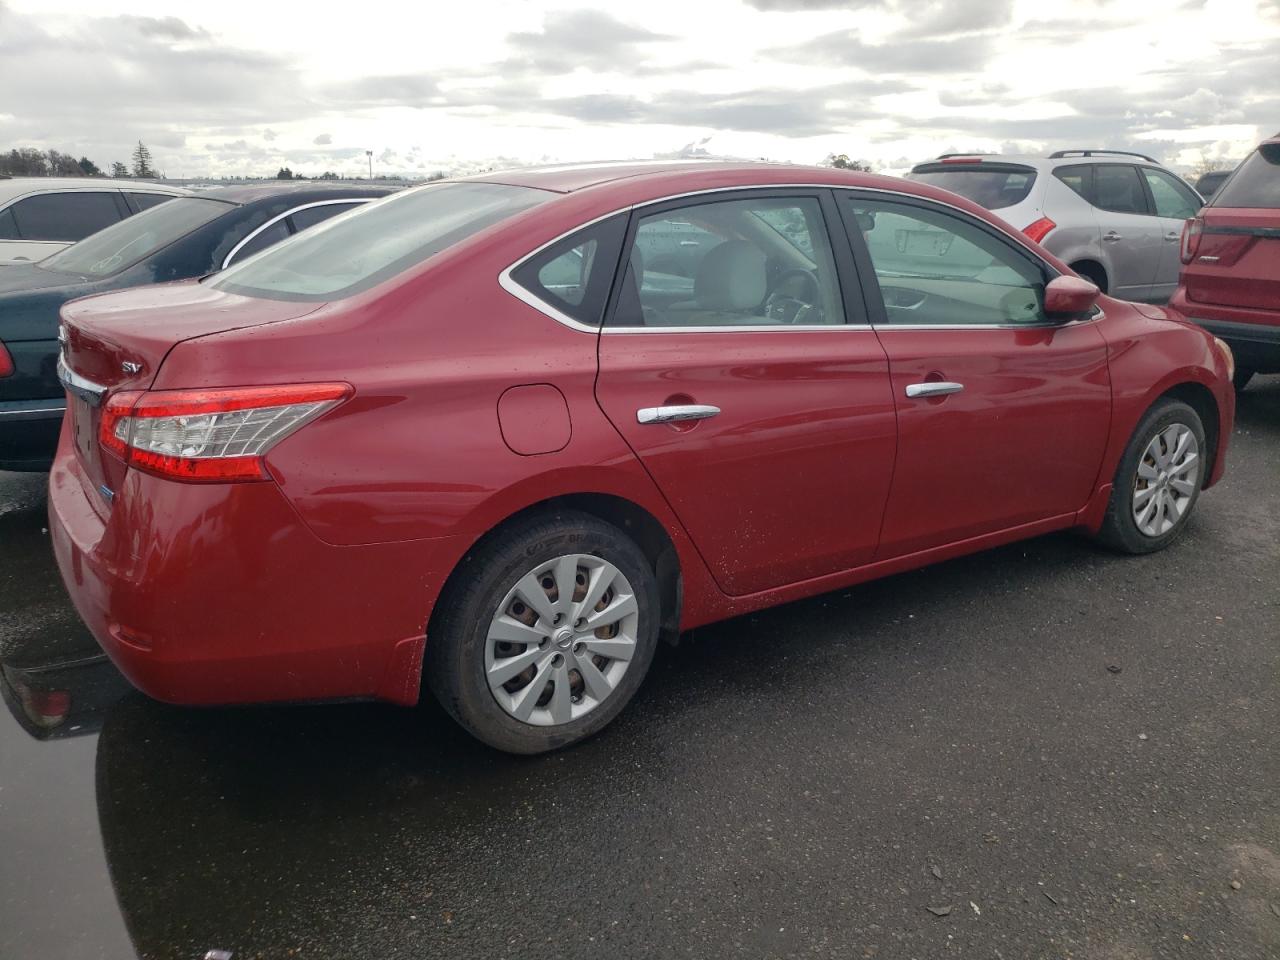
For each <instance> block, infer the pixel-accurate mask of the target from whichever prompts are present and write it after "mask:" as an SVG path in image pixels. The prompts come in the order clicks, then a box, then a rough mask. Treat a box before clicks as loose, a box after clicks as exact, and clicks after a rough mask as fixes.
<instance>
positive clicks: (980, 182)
mask: <svg viewBox="0 0 1280 960" xmlns="http://www.w3.org/2000/svg"><path fill="white" fill-rule="evenodd" d="M907 179H908V180H918V181H920V182H921V183H927V184H930V185H931V186H935V187H941V188H942V189H943V190H950V191H951V192H952V193H958V194H960V196H962V197H966V198H967V199H969V200H972V201H973V202H974V203H976V204H979V205H980V206H983V207H986V208H987V209H988V210H999V209H1001V208H1002V207H1012V206H1013V205H1014V204H1018V203H1021V202H1022V201H1023V200H1025V199H1027V196H1028V195H1029V194H1030V193H1031V186H1032V184H1034V183H1035V182H1036V172H1035V170H1033V169H1032V168H1031V167H1021V166H1017V165H1016V164H1011V163H1002V164H998V165H997V164H990V163H973V164H955V165H947V166H943V165H942V164H938V163H934V164H928V165H927V166H919V167H916V168H915V169H914V170H912V171H911V174H910V176H908V178H907Z"/></svg>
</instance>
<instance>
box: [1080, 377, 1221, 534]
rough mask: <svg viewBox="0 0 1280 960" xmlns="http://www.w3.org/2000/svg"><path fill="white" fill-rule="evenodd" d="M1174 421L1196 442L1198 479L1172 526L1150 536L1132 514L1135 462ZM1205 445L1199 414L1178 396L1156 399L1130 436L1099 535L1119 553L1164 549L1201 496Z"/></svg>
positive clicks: (1181, 526) (1184, 523)
mask: <svg viewBox="0 0 1280 960" xmlns="http://www.w3.org/2000/svg"><path fill="white" fill-rule="evenodd" d="M1175 423H1181V424H1184V425H1185V426H1187V427H1189V428H1190V430H1191V432H1192V434H1194V436H1195V438H1196V443H1197V444H1198V445H1199V456H1200V469H1199V471H1198V472H1197V480H1196V483H1195V486H1194V488H1193V490H1192V492H1191V494H1190V498H1189V502H1188V503H1187V506H1186V509H1185V510H1184V511H1183V512H1182V515H1181V516H1180V517H1179V518H1178V520H1177V521H1176V522H1175V523H1174V525H1173V527H1172V529H1170V530H1168V531H1166V532H1165V533H1163V534H1161V535H1160V536H1149V535H1148V534H1145V533H1143V532H1142V531H1141V530H1140V529H1139V528H1138V524H1137V521H1136V520H1135V519H1134V516H1133V497H1134V486H1135V483H1136V481H1137V473H1138V464H1139V462H1140V461H1141V459H1142V457H1143V454H1144V453H1145V452H1146V449H1147V446H1148V445H1149V444H1150V443H1151V442H1152V440H1154V439H1155V437H1156V435H1157V434H1159V433H1161V432H1162V431H1164V430H1166V429H1168V428H1169V427H1170V426H1172V425H1173V424H1175ZM1208 463H1209V459H1208V448H1207V446H1206V444H1205V435H1204V424H1203V423H1201V421H1200V415H1199V414H1198V413H1196V412H1195V410H1194V409H1192V408H1191V407H1190V406H1188V405H1187V404H1185V403H1183V402H1182V401H1180V400H1172V399H1165V400H1159V401H1157V402H1156V403H1155V404H1154V405H1153V406H1152V407H1151V409H1150V410H1148V411H1147V412H1146V414H1145V415H1144V416H1143V418H1142V420H1141V421H1139V423H1138V426H1137V429H1135V430H1134V431H1133V436H1132V437H1131V438H1130V439H1129V446H1128V447H1127V448H1126V449H1125V452H1124V456H1123V457H1121V458H1120V465H1119V466H1118V467H1117V468H1116V475H1115V478H1114V480H1113V483H1112V487H1111V500H1110V502H1109V503H1108V504H1107V514H1106V517H1105V518H1104V519H1103V522H1102V529H1100V530H1099V531H1098V539H1099V540H1101V541H1102V542H1103V543H1105V544H1106V545H1107V546H1109V547H1111V548H1112V549H1114V550H1118V551H1120V552H1122V553H1134V554H1137V553H1153V552H1155V551H1156V550H1163V549H1164V548H1165V547H1167V546H1169V544H1171V543H1173V542H1174V541H1175V540H1177V539H1178V537H1180V536H1181V535H1182V531H1183V530H1184V529H1186V525H1187V521H1188V519H1190V517H1191V514H1192V512H1193V511H1194V509H1195V505H1196V501H1197V500H1199V498H1200V488H1201V486H1202V485H1203V483H1204V471H1205V470H1206V469H1207V468H1208Z"/></svg>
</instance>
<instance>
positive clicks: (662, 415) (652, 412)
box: [636, 403, 720, 423]
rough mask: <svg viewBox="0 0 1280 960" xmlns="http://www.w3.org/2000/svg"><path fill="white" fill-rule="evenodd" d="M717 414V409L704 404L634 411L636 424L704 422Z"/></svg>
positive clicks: (718, 409) (718, 410)
mask: <svg viewBox="0 0 1280 960" xmlns="http://www.w3.org/2000/svg"><path fill="white" fill-rule="evenodd" d="M719 412H720V408H719V407H713V406H710V405H708V404H705V403H688V404H683V405H680V406H675V407H641V408H640V409H639V410H637V411H636V422H637V423H676V422H678V421H681V420H706V419H707V418H708V417H714V416H715V415H716V414H717V413H719Z"/></svg>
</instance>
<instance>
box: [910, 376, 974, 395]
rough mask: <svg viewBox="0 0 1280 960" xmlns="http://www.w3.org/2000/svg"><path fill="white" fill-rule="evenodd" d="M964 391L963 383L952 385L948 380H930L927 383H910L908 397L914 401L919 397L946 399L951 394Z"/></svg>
mask: <svg viewBox="0 0 1280 960" xmlns="http://www.w3.org/2000/svg"><path fill="white" fill-rule="evenodd" d="M963 389H964V384H963V383H951V382H950V381H947V380H930V381H928V382H926V383H908V384H907V396H908V397H910V398H911V399H912V400H914V399H916V398H917V397H945V396H946V395H947V394H949V393H959V392H960V391H961V390H963Z"/></svg>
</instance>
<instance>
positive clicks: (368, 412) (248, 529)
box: [50, 165, 1234, 703]
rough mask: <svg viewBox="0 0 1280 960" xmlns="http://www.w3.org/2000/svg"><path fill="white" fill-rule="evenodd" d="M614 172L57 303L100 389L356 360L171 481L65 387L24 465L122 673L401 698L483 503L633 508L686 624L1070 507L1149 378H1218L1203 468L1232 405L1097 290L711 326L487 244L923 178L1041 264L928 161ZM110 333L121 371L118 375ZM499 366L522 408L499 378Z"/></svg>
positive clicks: (1195, 337)
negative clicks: (490, 215) (983, 311)
mask: <svg viewBox="0 0 1280 960" xmlns="http://www.w3.org/2000/svg"><path fill="white" fill-rule="evenodd" d="M606 170H607V171H608V173H607V174H606V173H604V172H602V171H601V169H600V168H584V169H582V170H577V171H575V170H558V171H550V172H547V171H543V172H533V173H517V174H512V175H494V176H493V177H490V178H487V179H489V180H491V181H492V182H512V183H518V184H526V185H536V186H540V187H543V188H544V189H556V190H566V191H572V192H566V193H564V194H563V195H562V196H559V197H557V198H556V199H554V200H551V201H549V202H547V203H545V204H543V205H541V206H539V207H536V208H534V209H532V210H530V211H528V212H526V213H522V214H520V215H518V216H517V217H514V218H512V219H511V220H508V221H507V222H506V223H504V224H499V225H497V226H496V227H492V228H489V229H487V230H484V231H481V232H480V233H477V234H476V235H474V236H473V237H471V238H469V239H468V240H466V241H464V242H462V243H459V244H457V245H456V246H454V247H452V248H450V249H448V250H446V251H445V252H443V253H440V254H437V255H436V256H434V257H431V258H430V259H428V260H426V261H424V262H423V263H422V264H420V265H418V266H415V267H412V268H410V269H409V270H407V271H406V272H404V273H402V274H400V275H399V276H397V277H394V278H392V279H391V280H388V281H386V282H384V283H382V284H380V285H379V286H377V287H374V288H373V289H371V290H369V291H367V292H366V293H363V294H360V295H358V296H355V297H351V298H349V299H347V300H344V301H340V302H334V303H329V304H322V305H319V306H317V305H316V304H314V303H297V302H287V301H278V300H263V299H256V298H247V297H238V296H234V295H231V294H225V293H220V292H218V291H214V290H209V289H206V288H204V287H202V286H200V285H198V284H176V285H170V286H166V287H156V288H139V289H135V290H130V291H126V292H122V293H117V294H112V295H109V296H106V297H101V298H94V299H92V300H89V301H84V302H80V303H76V304H72V305H69V306H68V307H67V308H65V310H64V323H65V325H66V327H67V333H68V342H67V347H66V358H67V363H68V365H69V366H70V367H71V368H72V369H73V370H74V371H75V372H76V373H78V374H80V375H82V376H85V377H90V378H94V379H97V380H98V382H99V383H102V384H104V385H108V386H111V387H112V388H113V389H145V388H150V389H152V390H172V389H196V388H207V387H230V386H246V385H272V384H289V383H307V382H347V383H350V384H352V386H353V387H354V396H352V397H351V398H350V399H349V400H347V401H346V402H344V403H343V404H341V405H340V406H338V407H336V408H335V409H333V410H331V411H329V412H328V413H326V414H325V415H324V416H322V417H320V418H319V419H317V420H315V421H313V422H311V423H308V424H307V425H306V426H304V427H302V428H301V429H300V430H298V431H297V432H296V433H294V434H292V435H290V436H288V437H287V438H286V439H284V440H283V441H282V442H280V443H279V444H278V445H277V446H275V447H274V448H272V449H271V450H270V452H269V453H268V455H267V464H268V467H269V471H270V474H271V477H272V480H270V481H266V482H257V483H226V484H208V485H199V486H196V485H191V484H184V483H179V482H175V481H172V480H168V479H163V478H160V477H155V476H151V475H147V474H143V473H141V472H139V471H137V470H135V469H126V468H125V467H124V465H123V463H120V462H118V461H117V462H114V463H113V462H112V460H111V458H110V457H109V456H107V457H106V459H105V460H102V461H101V462H98V463H95V456H94V455H93V454H92V451H90V453H88V454H85V453H77V447H78V444H77V429H80V430H85V429H88V430H90V431H92V429H93V428H94V427H95V425H96V420H93V419H92V418H91V419H90V421H89V422H88V423H79V424H78V423H77V419H76V415H75V414H74V413H69V414H68V417H67V420H66V422H64V425H63V435H62V439H61V444H60V448H59V452H58V458H57V462H56V463H55V466H54V470H53V472H52V474H51V477H50V513H51V525H52V530H53V545H54V550H55V554H56V555H57V558H58V562H59V566H60V568H61V571H62V574H63V577H64V580H65V581H66V582H67V584H68V588H69V590H70V592H71V594H72V597H73V600H74V601H75V603H76V606H77V609H78V610H79V611H80V613H81V615H82V616H83V617H84V619H85V621H86V622H87V623H88V624H89V626H90V628H91V629H92V630H93V632H94V634H95V636H96V637H97V638H98V640H99V641H100V642H101V643H102V645H103V647H104V648H105V649H106V650H107V652H108V653H109V654H110V655H111V656H112V658H113V659H115V660H116V662H117V663H119V664H120V666H121V667H122V669H123V670H124V672H125V673H126V674H127V675H128V676H129V677H130V679H131V680H133V682H134V683H135V684H136V685H137V686H139V687H140V688H141V689H143V690H144V691H146V692H148V693H150V694H152V695H153V696H156V697H158V698H160V699H165V700H171V701H175V702H189V703H218V702H247V701H265V700H291V699H317V698H338V697H361V696H373V697H380V698H383V699H387V700H391V701H394V702H398V703H411V702H413V701H414V700H416V698H417V695H418V678H419V671H420V669H421V657H422V650H423V644H424V633H425V632H426V631H427V629H428V624H429V622H430V618H431V613H432V610H433V607H434V605H435V603H436V601H437V599H438V597H439V595H440V591H441V589H442V587H443V586H444V584H445V581H446V580H447V578H448V576H449V575H450V573H451V572H452V571H454V570H455V568H456V567H457V566H458V564H459V563H460V562H461V561H462V560H463V558H464V557H465V556H466V554H467V552H468V551H469V550H470V549H471V548H472V547H473V546H474V545H475V543H476V542H477V541H478V540H479V539H480V538H481V537H483V536H484V535H485V534H486V533H488V532H489V531H492V530H493V529H494V528H495V527H498V526H499V525H500V524H501V523H502V522H503V521H505V520H507V519H509V518H511V517H512V516H514V515H516V514H518V513H520V512H521V511H524V510H527V509H529V508H530V507H534V506H536V505H540V504H545V503H547V502H548V501H553V502H560V501H561V498H565V497H582V496H584V495H588V496H592V497H595V498H598V499H599V500H600V501H601V502H609V503H618V504H622V503H625V504H626V505H628V506H629V507H630V508H632V509H635V510H638V511H641V512H643V513H644V514H647V515H648V516H649V517H651V518H653V520H654V521H656V523H657V524H658V525H659V526H660V527H661V529H662V530H663V531H665V533H666V535H667V537H668V538H669V540H670V543H671V546H672V548H673V550H674V554H675V558H676V561H677V563H678V566H679V575H680V594H681V601H680V605H679V617H678V626H679V627H680V628H682V629H688V628H691V627H695V626H698V625H700V624H704V623H708V622H712V621H714V620H718V619H722V618H725V617H728V616H733V615H735V614H740V613H744V612H748V611H750V610H754V609H759V608H761V607H765V606H769V605H772V604H775V603H779V602H783V601H786V600H791V599H796V598H799V597H803V596H808V595H812V594H814V593H818V592H821V591H824V590H828V589H834V588H838V587H841V586H845V585H848V584H852V583H857V582H860V581H863V580H868V579H872V578H874V577H877V576H882V575H885V574H887V573H893V572H897V571H900V570H907V569H911V568H913V567H916V566H921V565H923V564H925V563H930V562H934V561H936V560H941V559H946V558H948V557H953V556H959V555H962V554H964V553H968V552H972V551H974V550H979V549H983V548H985V547H988V546H992V545H995V544H998V543H1003V542H1008V541H1011V540H1016V539H1019V538H1021V537H1025V536H1031V535H1034V534H1037V533H1042V532H1047V531H1049V530H1054V529H1062V528H1066V527H1071V526H1085V527H1092V528H1094V529H1096V527H1097V524H1098V523H1100V521H1101V512H1100V511H1099V507H1098V505H1099V504H1102V506H1103V507H1105V502H1106V495H1107V493H1108V492H1109V489H1110V479H1111V477H1112V475H1113V474H1114V472H1115V470H1116V466H1117V464H1118V462H1119V459H1120V456H1121V454H1122V452H1123V450H1124V446H1125V444H1126V443H1127V441H1128V439H1129V436H1130V434H1131V433H1132V431H1133V429H1134V427H1135V425H1136V424H1137V422H1138V420H1139V419H1140V417H1141V416H1142V414H1143V412H1145V410H1146V409H1147V408H1148V407H1149V406H1150V404H1151V403H1152V402H1153V401H1154V400H1155V399H1156V398H1157V397H1159V396H1160V395H1161V394H1162V393H1164V392H1166V391H1167V390H1169V389H1170V388H1172V387H1179V388H1181V389H1202V390H1204V391H1206V392H1205V394H1204V395H1205V396H1206V397H1208V398H1210V399H1209V402H1210V403H1212V404H1216V416H1217V420H1218V423H1219V425H1220V437H1221V439H1220V440H1219V442H1218V448H1217V451H1216V457H1215V463H1214V468H1213V472H1212V474H1211V476H1210V478H1209V480H1210V482H1213V481H1215V480H1216V479H1217V478H1218V477H1219V476H1220V475H1221V472H1222V463H1223V456H1222V454H1223V452H1224V450H1225V445H1226V441H1225V437H1226V436H1227V435H1229V432H1230V426H1231V422H1232V416H1233V411H1234V406H1233V398H1232V394H1231V389H1230V385H1229V381H1228V380H1227V379H1226V370H1225V359H1224V358H1223V356H1222V354H1221V353H1220V352H1219V351H1217V350H1215V349H1214V347H1213V344H1212V341H1211V338H1210V337H1208V336H1207V335H1205V334H1204V333H1203V331H1199V330H1196V329H1194V328H1191V327H1188V326H1187V325H1185V324H1182V323H1178V322H1175V321H1172V320H1168V319H1164V318H1162V317H1161V316H1159V315H1153V316H1146V315H1144V314H1143V313H1141V312H1139V310H1138V309H1136V308H1134V307H1133V306H1132V305H1128V304H1124V303H1121V302H1119V301H1113V300H1109V299H1107V298H1102V300H1101V305H1102V307H1103V308H1104V310H1105V318H1103V319H1100V320H1092V321H1084V322H1079V323H1075V324H1068V325H1065V326H1059V327H1053V328H1039V329H1027V330H1019V331H1009V330H1000V331H973V330H965V329H957V330H954V331H951V330H941V331H931V335H930V336H928V337H926V336H924V335H923V333H922V332H920V331H907V330H896V331H885V330H879V331H877V330H873V329H872V328H870V327H862V328H833V329H832V330H831V331H830V332H826V331H822V332H818V333H817V334H816V335H815V334H814V333H813V332H809V331H786V330H776V331H774V330H771V331H768V332H764V331H762V332H760V333H754V332H753V333H751V334H749V335H739V334H734V338H735V339H734V341H733V343H732V344H727V343H726V342H725V340H724V339H723V336H724V335H723V334H719V333H715V332H707V333H705V334H704V333H696V334H682V335H672V336H661V335H657V336H655V335H642V334H630V335H629V334H625V333H622V332H616V333H605V334H598V333H589V332H584V331H582V330H577V329H572V328H570V327H568V326H565V325H563V324H561V323H558V322H557V321H556V320H554V319H552V318H551V317H549V316H547V315H546V314H545V313H543V312H541V311H540V310H537V309H535V308H534V307H533V306H531V305H529V304H528V303H525V302H524V301H522V300H519V299H517V298H516V297H514V296H512V295H511V294H510V293H508V292H507V291H506V290H504V289H503V288H502V287H501V286H500V285H499V282H498V275H499V274H500V273H501V272H502V271H503V270H505V269H506V268H507V267H508V266H510V265H511V264H512V263H514V262H515V261H517V260H519V259H520V258H522V257H523V256H525V255H526V254H528V253H529V252H530V251H532V250H534V249H536V248H537V247H539V246H541V245H542V244H544V243H547V242H549V241H551V240H553V239H555V238H556V237H559V236H561V235H563V234H565V233H566V232H568V231H570V230H572V229H573V228H574V227H575V226H577V225H579V224H583V223H587V222H589V221H591V220H594V219H596V218H599V217H601V216H603V215H605V214H609V213H612V212H615V211H619V210H624V209H626V208H628V207H630V206H632V205H634V204H639V203H644V202H648V201H652V200H657V199H662V198H665V197H669V196H673V195H678V194H683V193H689V192H696V191H700V190H715V189H725V188H731V187H740V186H758V185H763V184H769V183H774V184H827V185H830V186H832V187H853V188H862V189H875V190H892V191H894V192H898V193H902V194H910V195H913V196H918V197H923V198H927V199H934V200H938V201H941V202H945V203H948V204H950V205H952V206H954V207H958V208H960V209H963V210H964V211H966V212H967V213H969V214H970V215H972V216H974V217H977V218H980V219H982V220H984V221H986V222H987V223H989V224H992V225H993V226H994V227H995V228H996V229H998V230H1000V231H1001V232H1002V233H1003V234H1004V235H1006V236H1007V237H1008V238H1009V240H1010V242H1012V243H1016V244H1021V245H1022V246H1024V247H1027V248H1029V249H1031V250H1032V251H1034V252H1035V254H1036V255H1037V256H1038V257H1040V258H1042V259H1043V260H1045V261H1046V262H1048V263H1050V264H1051V265H1053V266H1054V267H1055V268H1056V269H1058V270H1060V271H1062V272H1067V271H1066V267H1065V266H1064V265H1063V264H1061V263H1059V262H1058V261H1056V260H1054V258H1052V257H1051V256H1049V255H1047V254H1045V253H1044V252H1043V251H1041V250H1040V249H1039V248H1038V247H1036V246H1035V245H1034V244H1031V243H1030V242H1029V241H1027V240H1025V238H1024V237H1023V236H1022V235H1021V234H1018V233H1013V232H1011V231H1010V230H1009V228H1008V227H1007V226H1005V225H1003V224H1002V223H1001V222H1000V221H998V220H996V219H995V218H994V217H992V216H991V215H990V214H988V213H987V212H986V211H985V210H983V209H982V208H980V207H978V206H976V205H974V204H972V203H969V202H968V201H964V200H961V199H960V198H957V197H955V196H953V195H951V194H947V193H945V192H944V191H940V190H937V189H934V188H931V187H928V186H927V185H924V184H918V183H912V182H907V181H899V180H889V179H887V178H882V177H875V176H870V175H865V174H851V173H847V172H841V171H833V170H819V169H796V168H788V167H780V166H779V167H775V166H767V165H738V166H724V165H695V166H680V165H676V166H672V167H669V168H659V172H655V168H654V167H641V168H636V171H635V172H634V173H629V172H628V171H627V168H617V167H612V168H606ZM1148 309H1149V308H1148ZM170 321H172V322H170ZM975 334H977V335H976V336H975ZM122 360H131V361H133V362H138V363H141V364H142V366H143V369H142V370H141V371H139V372H138V373H137V374H136V375H133V376H132V377H123V376H122V375H121V373H120V371H119V362H120V361H122ZM943 374H945V375H947V376H953V375H954V376H956V377H961V376H962V377H964V378H966V379H967V380H968V382H969V383H970V384H971V385H972V386H971V387H970V389H968V390H967V391H966V393H964V394H961V395H954V396H950V397H946V398H942V402H941V403H933V402H926V403H919V402H915V403H913V404H910V405H908V404H906V403H904V402H903V401H902V400H901V399H899V398H900V397H901V394H902V387H903V383H904V382H907V381H912V382H914V380H915V379H917V378H918V379H924V378H928V377H930V376H934V375H938V376H941V375H943ZM511 391H516V393H515V394H514V397H516V398H517V399H520V398H524V399H526V400H529V403H530V406H529V407H526V406H524V405H520V404H518V405H516V406H512V405H511V404H510V403H509V398H511V397H512V396H513V394H512V392H511ZM549 391H550V392H549ZM555 394H558V395H559V396H560V397H562V398H563V400H562V406H563V410H564V413H563V414H562V413H560V407H559V406H558V405H557V403H558V402H557V401H556V400H555V396H554V395H555ZM683 397H688V398H691V400H696V401H698V402H707V403H715V402H720V403H721V405H722V406H723V407H724V414H723V415H722V416H721V417H718V418H716V419H714V420H710V421H703V422H698V423H696V424H694V425H689V424H682V425H661V426H658V427H653V426H648V427H645V428H643V429H639V428H636V427H635V419H634V417H635V413H634V411H635V409H636V408H638V407H641V406H651V405H659V404H663V403H665V402H669V401H671V400H672V399H673V398H683ZM685 402H689V401H685ZM72 406H76V405H75V404H73V405H72ZM81 416H82V417H83V416H85V415H83V414H82V415H81ZM81 449H83V446H82V447H81ZM1019 451H1022V453H1023V454H1024V456H1022V457H1019V456H1018V452H1019ZM1026 454H1029V456H1027V455H1026ZM102 487H106V488H108V489H109V490H112V491H114V495H113V497H112V498H111V501H110V502H109V501H108V498H107V497H106V496H105V495H104V494H103V493H102V492H101V490H100V488H102ZM882 527H883V531H882ZM425 642H430V640H429V637H427V638H426V640H425Z"/></svg>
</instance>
